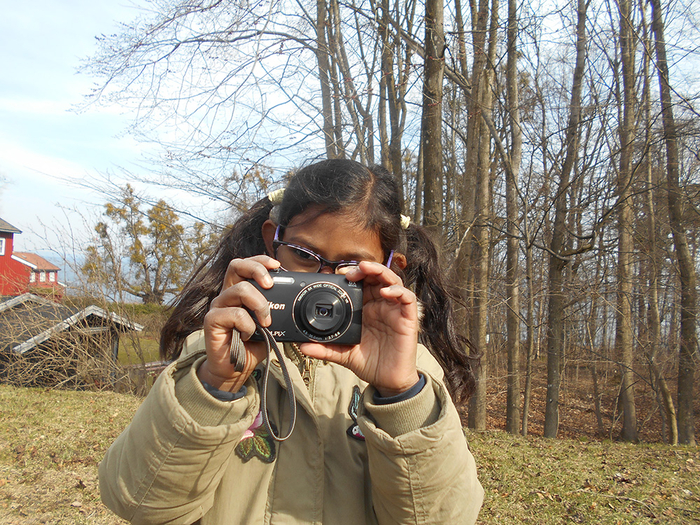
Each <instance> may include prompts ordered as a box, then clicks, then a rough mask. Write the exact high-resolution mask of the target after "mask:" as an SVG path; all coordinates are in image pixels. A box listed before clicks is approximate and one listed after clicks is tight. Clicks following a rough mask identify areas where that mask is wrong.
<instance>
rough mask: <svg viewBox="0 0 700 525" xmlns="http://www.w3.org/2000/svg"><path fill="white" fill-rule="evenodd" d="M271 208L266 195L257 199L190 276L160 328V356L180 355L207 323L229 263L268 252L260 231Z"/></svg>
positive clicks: (170, 357) (165, 357) (169, 358)
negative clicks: (183, 346)
mask: <svg viewBox="0 0 700 525" xmlns="http://www.w3.org/2000/svg"><path fill="white" fill-rule="evenodd" d="M271 209H272V203H271V202H270V200H269V199H268V198H267V197H266V198H264V199H261V200H259V201H258V202H257V203H255V204H254V205H253V206H252V207H251V208H250V210H249V211H248V212H247V213H245V214H244V215H242V216H241V217H240V218H239V219H238V220H237V221H236V223H235V224H234V225H233V226H232V227H231V228H229V229H228V231H227V232H226V233H225V234H224V236H223V238H222V239H221V241H219V245H218V246H217V247H216V250H215V251H214V253H213V254H212V255H211V256H209V257H208V258H207V259H206V260H205V261H204V262H203V263H202V264H201V265H200V266H199V267H198V268H197V269H196V270H195V272H194V273H193V274H192V276H191V277H190V278H189V280H188V281H187V284H185V286H184V288H183V289H182V291H181V292H180V294H179V295H178V297H177V299H176V300H175V303H174V305H173V313H172V315H171V316H170V318H169V319H168V320H167V321H166V322H165V325H163V328H162V330H161V335H160V356H161V359H168V360H171V359H177V358H178V357H179V356H180V352H182V345H183V344H184V342H185V339H187V336H188V335H190V334H191V333H192V332H196V331H197V330H199V329H200V328H202V326H204V316H205V315H206V313H207V312H208V311H209V304H210V303H211V302H212V300H213V299H214V298H215V297H216V296H217V295H218V294H219V292H220V291H221V286H222V285H223V282H224V277H225V276H226V270H227V268H228V265H229V263H230V262H231V261H232V260H233V259H236V258H244V257H252V256H254V255H259V254H261V253H265V251H266V250H265V242H264V241H263V238H262V233H261V232H262V225H263V223H264V222H265V221H266V220H267V218H268V216H269V214H270V210H271Z"/></svg>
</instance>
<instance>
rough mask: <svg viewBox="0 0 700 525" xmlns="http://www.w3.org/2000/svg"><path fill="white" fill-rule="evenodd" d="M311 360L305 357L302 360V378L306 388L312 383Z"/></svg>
mask: <svg viewBox="0 0 700 525" xmlns="http://www.w3.org/2000/svg"><path fill="white" fill-rule="evenodd" d="M311 363H312V361H311V358H310V357H306V356H304V359H303V360H302V369H301V378H302V379H303V380H304V384H305V385H306V387H307V388H308V387H309V384H310V383H311Z"/></svg>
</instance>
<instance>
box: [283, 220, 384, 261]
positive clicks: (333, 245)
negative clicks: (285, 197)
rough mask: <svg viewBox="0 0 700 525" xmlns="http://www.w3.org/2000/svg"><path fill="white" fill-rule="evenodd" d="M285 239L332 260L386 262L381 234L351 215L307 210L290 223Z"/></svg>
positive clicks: (285, 232)
mask: <svg viewBox="0 0 700 525" xmlns="http://www.w3.org/2000/svg"><path fill="white" fill-rule="evenodd" d="M284 240H285V241H287V242H291V243H295V244H299V245H301V246H304V247H306V248H309V249H311V250H313V251H315V252H317V253H318V254H319V255H321V256H323V257H325V258H326V259H330V260H336V261H337V260H369V261H377V262H383V260H384V250H383V249H382V243H381V240H380V237H379V233H378V232H377V231H375V230H371V229H367V228H366V227H365V226H364V225H363V224H362V223H361V222H360V221H358V218H357V216H356V215H353V214H351V213H343V212H339V213H319V211H318V210H306V211H305V212H303V213H300V214H299V215H297V216H295V217H294V218H292V220H291V221H289V224H288V225H287V227H286V228H285V231H284Z"/></svg>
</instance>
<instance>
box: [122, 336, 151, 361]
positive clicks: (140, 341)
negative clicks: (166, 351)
mask: <svg viewBox="0 0 700 525" xmlns="http://www.w3.org/2000/svg"><path fill="white" fill-rule="evenodd" d="M118 360H119V364H120V365H140V364H142V363H150V362H152V361H160V353H159V350H158V340H156V339H153V338H148V337H138V338H131V337H122V338H121V340H120V341H119V359H118Z"/></svg>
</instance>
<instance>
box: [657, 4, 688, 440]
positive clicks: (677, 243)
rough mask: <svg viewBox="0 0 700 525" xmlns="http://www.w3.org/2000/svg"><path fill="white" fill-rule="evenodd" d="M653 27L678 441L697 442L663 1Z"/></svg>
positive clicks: (685, 252)
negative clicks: (674, 272)
mask: <svg viewBox="0 0 700 525" xmlns="http://www.w3.org/2000/svg"><path fill="white" fill-rule="evenodd" d="M651 5H652V30H653V32H654V36H655V45H656V67H657V70H658V77H659V91H660V92H661V118H662V122H663V127H664V142H665V144H666V180H667V185H668V210H669V222H670V225H671V232H672V234H673V246H674V248H675V253H676V258H677V260H678V273H679V276H680V285H681V301H680V310H681V329H680V332H681V333H680V339H681V340H680V355H679V360H678V441H679V442H680V443H682V444H685V445H692V446H695V417H694V413H693V382H694V375H695V362H694V361H695V359H697V335H696V317H697V310H696V303H697V291H696V276H695V266H694V261H693V258H692V256H691V253H690V250H689V248H688V239H687V236H686V233H685V228H684V224H683V215H682V203H681V198H682V193H681V188H680V181H679V173H678V172H679V168H678V160H679V159H678V157H679V154H678V144H677V131H676V123H675V120H674V116H673V102H672V100H671V85H670V77H669V72H668V63H667V59H666V42H665V39H664V23H663V18H662V13H661V1H660V0H652V1H651Z"/></svg>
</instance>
